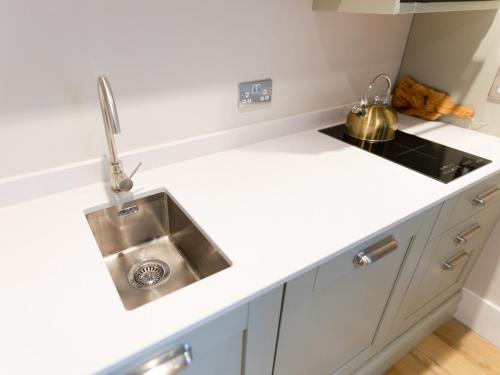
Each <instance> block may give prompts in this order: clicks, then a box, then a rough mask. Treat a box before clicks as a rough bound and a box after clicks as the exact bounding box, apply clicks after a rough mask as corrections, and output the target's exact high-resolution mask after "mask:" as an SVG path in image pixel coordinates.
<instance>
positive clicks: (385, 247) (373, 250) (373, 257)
mask: <svg viewBox="0 0 500 375" xmlns="http://www.w3.org/2000/svg"><path fill="white" fill-rule="evenodd" d="M398 246H399V243H398V241H396V239H395V238H394V237H393V236H389V237H387V238H384V239H383V240H382V241H380V242H377V243H376V244H374V245H372V246H370V247H368V248H366V249H364V250H361V251H360V252H359V253H357V254H356V256H355V257H354V260H353V262H354V264H356V265H358V266H369V265H370V264H373V263H375V262H376V261H377V260H379V259H380V258H383V257H384V256H386V255H387V254H389V253H392V252H393V251H394V250H396V249H397V248H398Z"/></svg>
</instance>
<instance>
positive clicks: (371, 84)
mask: <svg viewBox="0 0 500 375" xmlns="http://www.w3.org/2000/svg"><path fill="white" fill-rule="evenodd" d="M381 78H383V79H385V81H386V82H387V93H386V94H385V97H386V98H389V96H390V95H391V91H392V80H391V77H389V76H388V75H387V74H385V73H382V74H379V75H378V76H376V77H375V78H374V79H373V81H371V83H370V84H369V85H368V89H367V90H366V93H365V96H364V98H363V99H361V103H362V104H364V105H367V104H368V94H369V93H370V91H371V90H372V89H373V86H374V85H375V83H376V82H377V81H378V80H379V79H381Z"/></svg>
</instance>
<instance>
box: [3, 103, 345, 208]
mask: <svg viewBox="0 0 500 375" xmlns="http://www.w3.org/2000/svg"><path fill="white" fill-rule="evenodd" d="M351 108H352V104H346V105H342V106H338V107H334V108H329V109H325V110H321V111H317V112H309V113H302V114H299V115H295V116H290V117H286V118H279V119H275V120H270V121H265V122H260V123H257V124H251V125H246V126H240V127H237V128H233V129H230V130H225V131H220V132H216V133H211V134H206V135H202V136H198V137H193V138H188V139H183V140H180V141H176V142H171V143H166V144H160V145H155V146H151V147H147V148H143V149H139V150H134V151H130V152H126V153H120V155H119V156H120V158H121V160H122V161H123V164H124V166H125V169H126V170H130V169H131V168H132V167H134V166H135V165H137V164H138V163H139V162H143V166H142V168H141V170H140V172H141V171H145V170H149V169H154V168H160V167H164V166H167V165H169V164H173V163H179V162H182V161H185V160H189V159H194V158H197V157H201V156H204V155H208V154H212V153H215V152H221V151H225V150H229V149H232V148H238V147H244V146H247V145H251V144H253V143H258V142H263V141H266V140H268V139H272V138H277V137H283V136H286V135H289V134H293V133H297V132H300V131H305V130H311V129H314V128H317V127H321V126H327V125H330V124H332V125H333V124H338V123H342V122H343V121H345V118H346V116H347V113H348V112H349V110H350V109H351ZM103 152H105V150H103ZM108 169H109V168H108V162H107V161H106V160H103V159H93V160H87V161H82V162H79V163H74V164H68V165H63V166H60V167H55V168H51V169H46V170H42V171H37V172H33V173H28V174H24V175H19V176H14V177H9V178H6V179H3V180H2V179H0V207H2V206H7V205H11V204H15V203H18V202H23V201H26V200H30V199H36V198H40V197H43V196H46V195H50V194H56V193H60V192H63V191H67V190H72V189H76V188H79V187H82V186H86V185H91V184H95V183H99V182H106V181H108V179H109V177H108V175H109V170H108Z"/></svg>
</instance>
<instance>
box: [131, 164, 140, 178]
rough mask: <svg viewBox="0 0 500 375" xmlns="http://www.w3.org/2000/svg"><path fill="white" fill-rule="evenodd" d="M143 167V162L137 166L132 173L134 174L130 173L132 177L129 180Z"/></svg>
mask: <svg viewBox="0 0 500 375" xmlns="http://www.w3.org/2000/svg"><path fill="white" fill-rule="evenodd" d="M141 166H142V161H141V162H140V163H139V164H137V166H136V167H135V168H134V170H133V171H132V173H130V177H129V178H132V177H134V174H135V173H136V172H137V171H138V170H139V168H140V167H141Z"/></svg>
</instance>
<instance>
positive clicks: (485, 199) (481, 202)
mask: <svg viewBox="0 0 500 375" xmlns="http://www.w3.org/2000/svg"><path fill="white" fill-rule="evenodd" d="M499 195H500V189H499V188H497V187H496V186H493V187H492V188H489V189H488V190H486V191H485V192H484V193H481V194H479V195H476V196H475V197H474V199H473V200H472V204H473V205H474V206H486V205H487V204H488V203H490V202H491V201H494V200H495V199H496V198H498V196H499Z"/></svg>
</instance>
